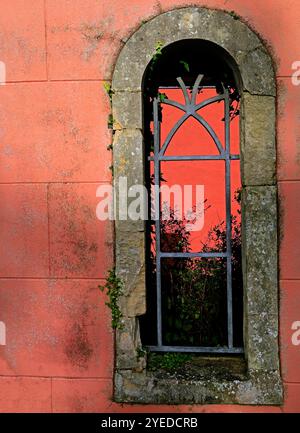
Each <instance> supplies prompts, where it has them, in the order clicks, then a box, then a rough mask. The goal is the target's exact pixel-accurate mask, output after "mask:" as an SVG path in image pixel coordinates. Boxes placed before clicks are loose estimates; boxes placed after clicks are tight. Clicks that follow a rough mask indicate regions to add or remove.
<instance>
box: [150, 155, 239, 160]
mask: <svg viewBox="0 0 300 433" xmlns="http://www.w3.org/2000/svg"><path fill="white" fill-rule="evenodd" d="M155 159H158V161H201V160H203V161H210V160H223V161H225V160H226V159H227V156H226V155H224V156H222V155H182V156H176V155H174V156H172V155H170V156H165V155H163V156H157V157H156V158H154V156H149V157H148V160H149V161H154V160H155ZM229 159H231V160H239V159H240V155H229Z"/></svg>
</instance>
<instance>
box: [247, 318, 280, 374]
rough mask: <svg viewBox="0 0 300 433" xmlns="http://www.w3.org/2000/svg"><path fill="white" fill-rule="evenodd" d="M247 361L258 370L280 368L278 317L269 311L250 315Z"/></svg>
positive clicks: (249, 365)
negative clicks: (269, 313)
mask: <svg viewBox="0 0 300 433" xmlns="http://www.w3.org/2000/svg"><path fill="white" fill-rule="evenodd" d="M247 325H248V344H247V349H248V350H247V361H248V367H249V368H252V369H256V370H266V371H272V370H274V371H275V370H278V368H279V362H278V317H277V316H276V315H268V314H267V313H261V314H254V315H249V316H248V320H247Z"/></svg>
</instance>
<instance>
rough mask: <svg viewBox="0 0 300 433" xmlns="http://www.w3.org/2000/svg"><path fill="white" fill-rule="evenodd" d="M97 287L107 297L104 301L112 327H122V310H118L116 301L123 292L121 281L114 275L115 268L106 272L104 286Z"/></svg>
mask: <svg viewBox="0 0 300 433" xmlns="http://www.w3.org/2000/svg"><path fill="white" fill-rule="evenodd" d="M98 287H99V289H100V290H101V291H102V292H104V291H105V290H106V294H107V296H108V297H109V301H108V302H106V303H105V305H107V306H108V307H109V308H110V309H111V326H112V328H113V329H123V326H124V325H123V323H122V317H123V316H122V312H121V310H120V307H119V304H118V301H119V298H120V296H122V294H123V283H122V281H121V279H120V278H119V277H117V275H116V271H115V269H114V268H113V269H111V270H109V272H108V276H107V278H106V283H105V284H104V286H98Z"/></svg>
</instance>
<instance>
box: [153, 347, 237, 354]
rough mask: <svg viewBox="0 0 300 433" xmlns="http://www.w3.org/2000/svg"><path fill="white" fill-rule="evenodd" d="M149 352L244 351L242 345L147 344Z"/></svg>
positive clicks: (232, 352)
mask: <svg viewBox="0 0 300 433" xmlns="http://www.w3.org/2000/svg"><path fill="white" fill-rule="evenodd" d="M147 348H148V349H149V350H150V351H151V352H185V353H187V352H189V353H228V354H230V353H231V354H234V353H244V349H243V348H242V347H231V348H229V347H218V346H217V347H188V346H147Z"/></svg>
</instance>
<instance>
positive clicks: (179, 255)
mask: <svg viewBox="0 0 300 433" xmlns="http://www.w3.org/2000/svg"><path fill="white" fill-rule="evenodd" d="M156 254H157V257H161V258H184V259H185V258H187V259H189V258H193V257H195V258H197V257H229V256H228V253H213V252H211V253H180V252H178V253H165V252H164V253H162V252H157V253H156Z"/></svg>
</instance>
